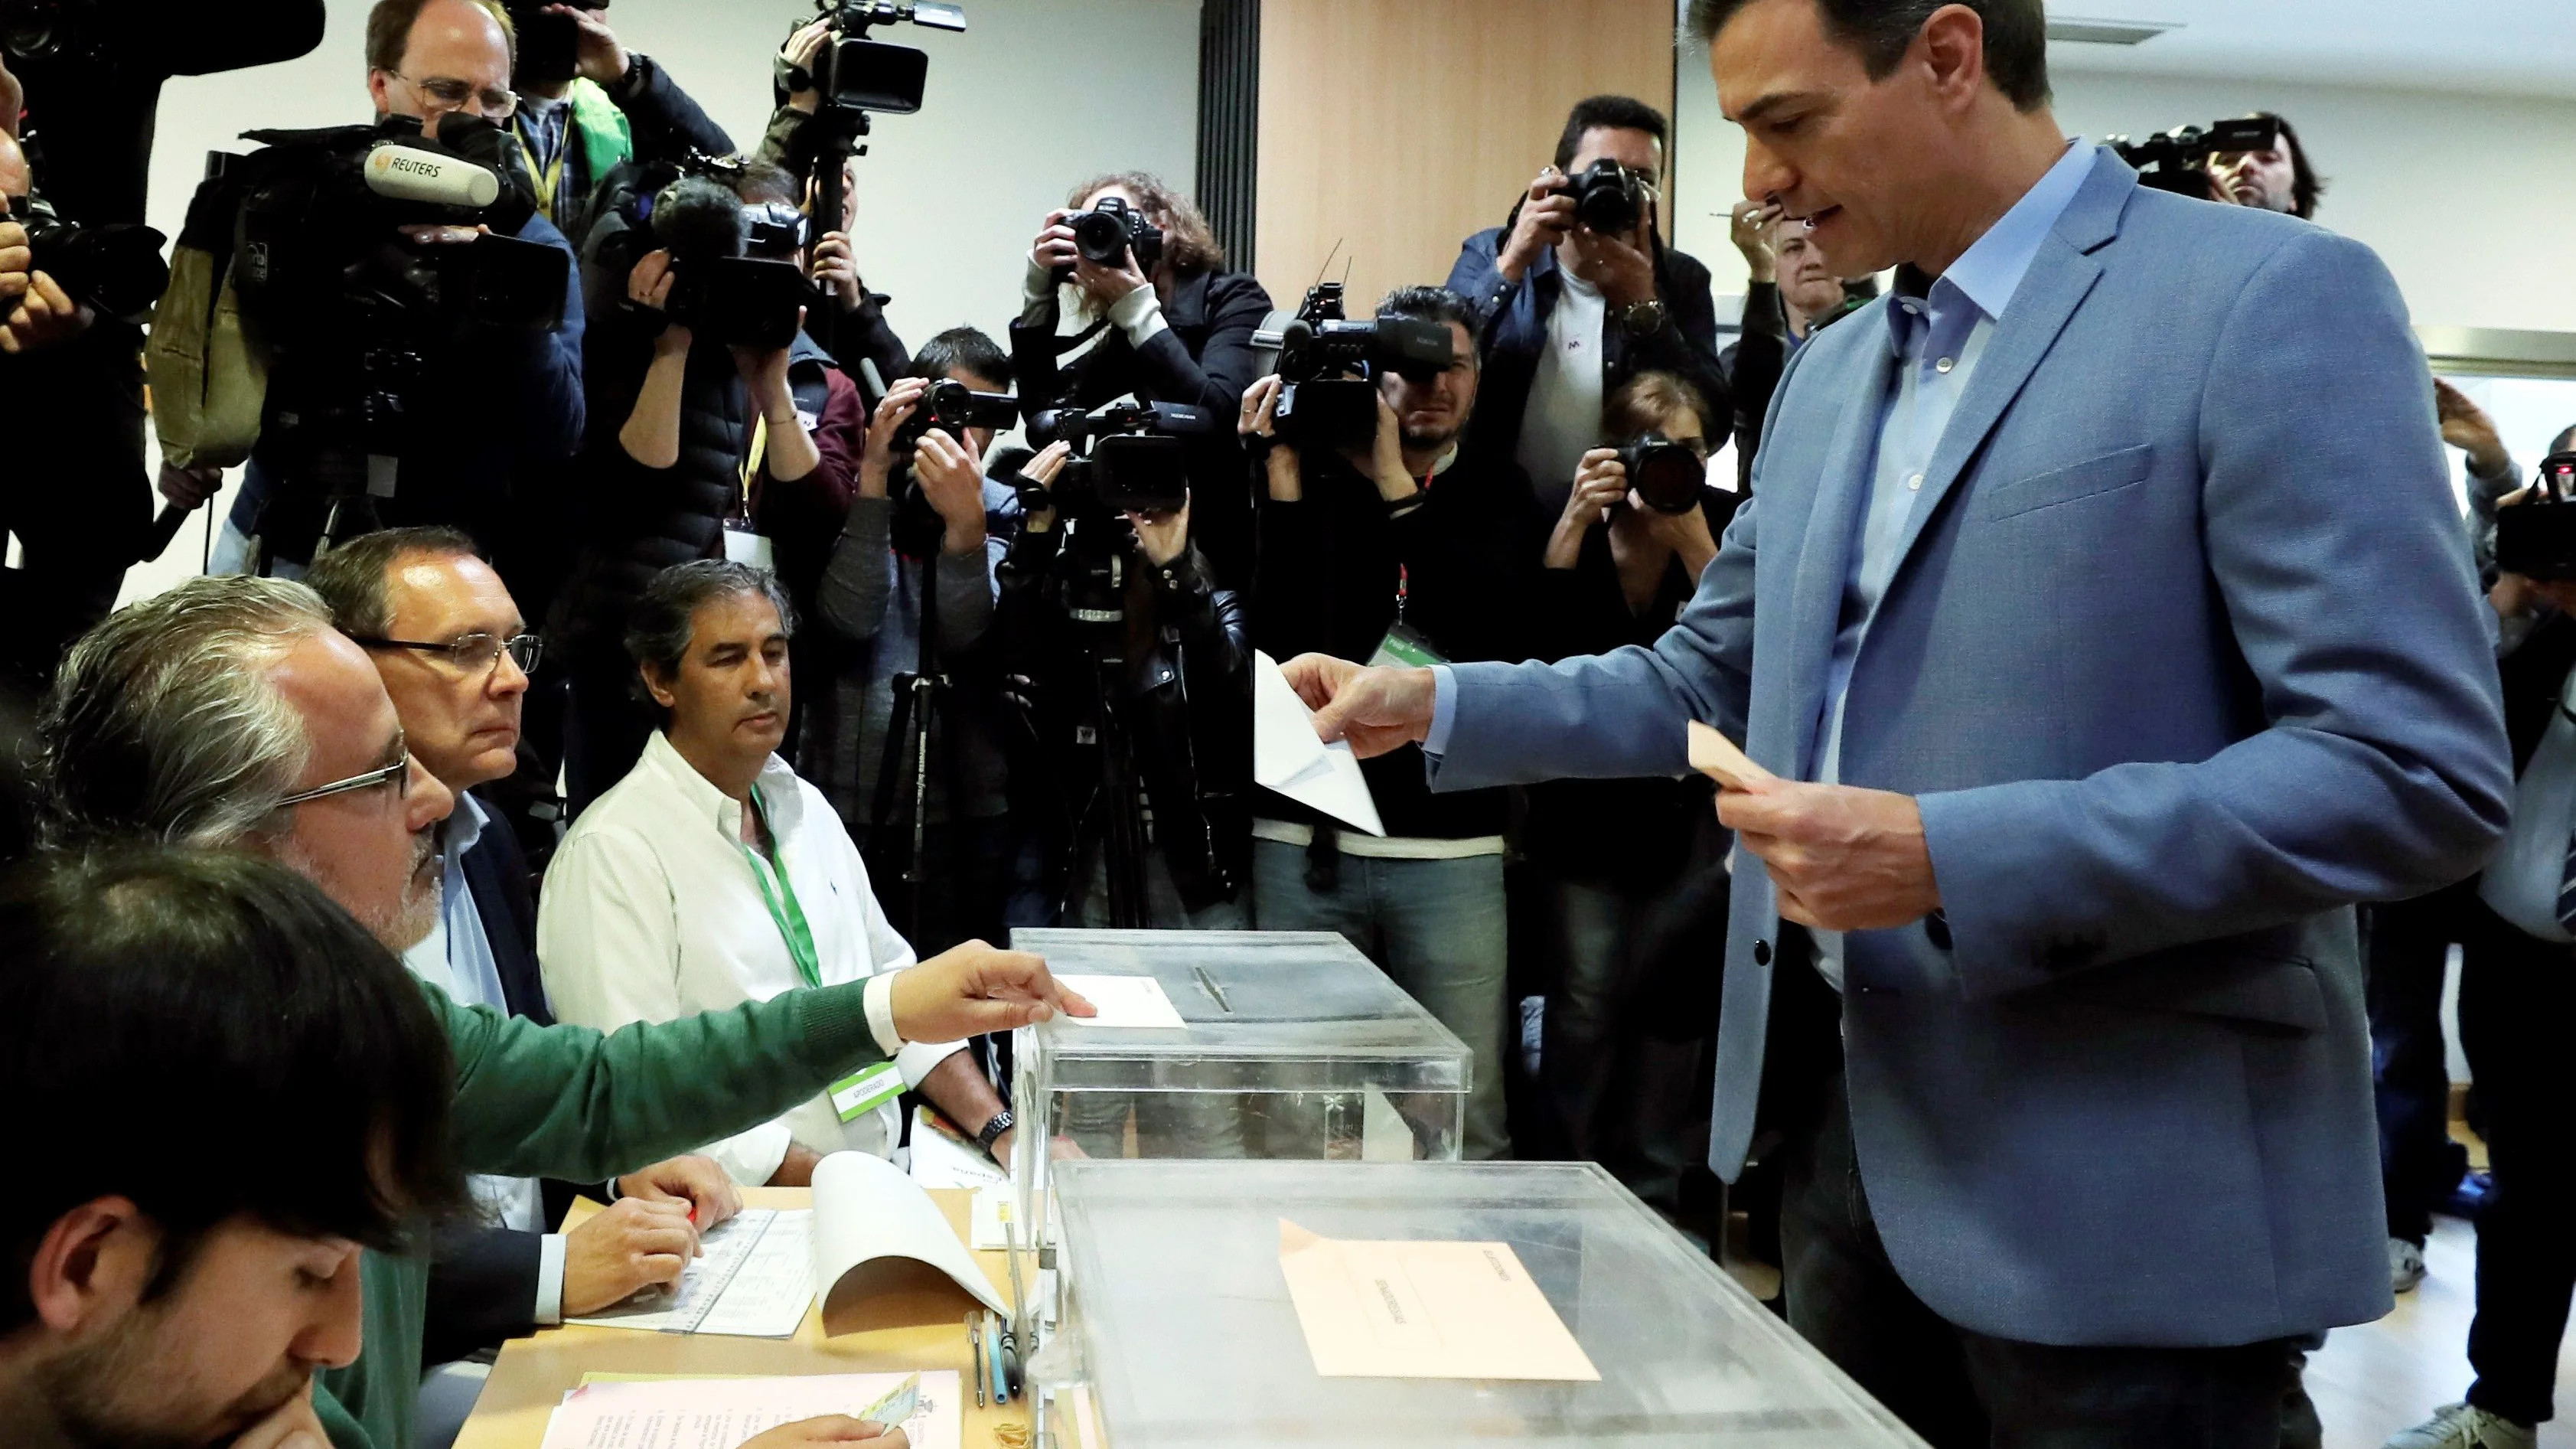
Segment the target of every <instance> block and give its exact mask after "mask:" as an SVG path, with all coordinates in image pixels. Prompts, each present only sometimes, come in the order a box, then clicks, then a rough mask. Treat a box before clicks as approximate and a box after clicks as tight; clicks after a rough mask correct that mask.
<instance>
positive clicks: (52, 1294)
mask: <svg viewBox="0 0 2576 1449" xmlns="http://www.w3.org/2000/svg"><path fill="white" fill-rule="evenodd" d="M160 1254H161V1231H160V1229H159V1228H158V1227H156V1226H155V1225H154V1224H153V1222H152V1220H151V1219H150V1218H148V1217H145V1216H144V1215H143V1210H142V1209H141V1208H138V1207H136V1206H135V1205H134V1203H133V1201H132V1200H131V1199H128V1198H121V1197H102V1198H93V1199H91V1200H90V1201H88V1202H85V1203H82V1204H81V1205H80V1206H78V1207H76V1208H73V1209H72V1210H71V1211H69V1212H67V1213H64V1214H63V1215H62V1216H61V1217H58V1218H56V1219H54V1225H53V1226H52V1227H50V1228H47V1229H46V1230H45V1235H44V1236H43V1237H42V1238H39V1239H37V1240H36V1251H35V1255H34V1257H33V1258H32V1260H31V1261H29V1263H28V1265H27V1296H28V1298H29V1299H30V1300H32V1301H33V1302H34V1304H35V1308H36V1317H37V1318H38V1319H39V1320H40V1321H42V1322H43V1323H44V1325H45V1326H46V1327H47V1328H49V1329H52V1330H53V1331H54V1332H56V1333H64V1334H73V1333H79V1332H82V1331H84V1330H86V1329H90V1328H93V1327H95V1326H96V1325H98V1324H99V1323H101V1322H104V1321H106V1320H107V1319H111V1318H114V1317H116V1316H117V1315H119V1314H122V1313H124V1312H126V1311H127V1310H129V1309H131V1308H132V1307H133V1306H134V1305H135V1304H136V1303H139V1302H141V1301H142V1298H143V1290H144V1288H145V1287H146V1286H148V1285H149V1284H150V1283H151V1281H152V1275H153V1273H154V1272H156V1271H157V1270H158V1268H159V1265H160Z"/></svg>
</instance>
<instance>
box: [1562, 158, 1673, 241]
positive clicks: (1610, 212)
mask: <svg viewBox="0 0 2576 1449" xmlns="http://www.w3.org/2000/svg"><path fill="white" fill-rule="evenodd" d="M1564 190H1565V194H1566V195H1568V196H1571V197H1573V198H1574V219H1575V220H1577V221H1579V222H1582V223H1583V224H1584V225H1585V226H1587V227H1589V228H1591V229H1592V230H1594V231H1597V232H1600V233H1602V234H1603V235H1605V236H1626V235H1627V234H1628V233H1630V232H1632V231H1635V230H1636V229H1637V223H1638V222H1640V221H1642V220H1644V219H1645V216H1646V208H1647V206H1649V205H1650V204H1652V192H1651V190H1650V188H1649V187H1648V186H1647V184H1646V178H1645V176H1644V174H1643V173H1641V172H1637V171H1632V170H1630V169H1629V168H1627V167H1625V166H1622V165H1620V164H1619V163H1618V162H1616V161H1612V160H1609V159H1607V158H1606V157H1605V158H1604V159H1602V160H1599V161H1595V162H1593V163H1592V164H1591V165H1589V166H1586V167H1584V168H1583V169H1582V170H1581V171H1578V172H1576V173H1575V174H1574V175H1572V176H1569V177H1567V178H1566V182H1565V188H1564Z"/></svg>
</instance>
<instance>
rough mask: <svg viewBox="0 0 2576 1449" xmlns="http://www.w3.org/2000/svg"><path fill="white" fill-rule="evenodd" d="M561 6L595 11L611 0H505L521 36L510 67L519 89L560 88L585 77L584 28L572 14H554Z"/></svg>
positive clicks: (511, 81)
mask: <svg viewBox="0 0 2576 1449" xmlns="http://www.w3.org/2000/svg"><path fill="white" fill-rule="evenodd" d="M559 3H560V4H567V5H570V6H571V7H572V8H573V9H576V10H589V11H593V12H596V11H601V10H605V9H607V8H608V0H503V5H502V8H503V9H505V10H508V11H509V12H510V28H511V30H512V31H513V32H515V34H516V35H517V37H518V41H517V49H518V52H519V55H518V62H517V63H516V64H515V65H513V66H512V67H511V68H510V84H511V85H512V86H513V87H515V88H516V89H519V90H526V89H528V88H529V87H530V86H558V85H562V84H563V83H564V82H566V81H569V80H571V79H572V78H573V77H574V76H576V75H579V74H581V26H580V24H579V23H578V22H577V21H575V20H574V19H573V18H572V17H571V16H569V15H557V14H554V13H553V11H552V8H551V7H552V6H554V5H556V4H559Z"/></svg>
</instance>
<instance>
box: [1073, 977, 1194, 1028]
mask: <svg viewBox="0 0 2576 1449" xmlns="http://www.w3.org/2000/svg"><path fill="white" fill-rule="evenodd" d="M1056 980H1058V981H1060V982H1062V983H1064V985H1066V986H1067V987H1070V988H1072V989H1073V990H1075V991H1077V992H1080V993H1081V994H1082V995H1084V996H1086V997H1088V998H1090V1001H1091V1004H1092V1005H1093V1006H1096V1007H1098V1008H1100V1014H1099V1015H1097V1016H1068V1017H1064V1018H1062V1021H1063V1023H1064V1025H1065V1026H1066V1027H1067V1028H1068V1029H1070V1028H1074V1027H1092V1026H1116V1027H1125V1028H1128V1029H1130V1030H1136V1031H1187V1030H1189V1026H1190V1024H1189V1023H1188V1022H1186V1021H1183V1020H1181V1009H1180V1008H1179V1007H1177V1006H1174V1005H1173V1004H1172V998H1171V997H1170V996H1168V995H1166V994H1165V993H1164V991H1163V983H1162V982H1160V981H1157V980H1155V979H1154V978H1153V977H1151V976H1089V975H1071V974H1067V975H1060V976H1058V977H1056Z"/></svg>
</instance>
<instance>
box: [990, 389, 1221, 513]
mask: <svg viewBox="0 0 2576 1449" xmlns="http://www.w3.org/2000/svg"><path fill="white" fill-rule="evenodd" d="M1214 431H1216V420H1215V419H1214V418H1212V417H1210V416H1209V415H1208V411H1207V409H1205V408H1202V407H1193V406H1192V405H1190V404H1188V403H1171V402H1149V403H1121V404H1119V405H1117V406H1115V407H1111V408H1107V409H1104V410H1103V411H1100V412H1096V413H1086V412H1084V411H1082V410H1081V409H1079V408H1057V409H1050V410H1048V411H1044V412H1040V413H1037V414H1035V415H1034V416H1032V417H1031V418H1030V419H1029V442H1030V443H1031V444H1033V445H1034V446H1037V447H1040V448H1043V447H1046V446H1048V445H1049V444H1052V443H1064V444H1067V445H1069V446H1070V447H1071V448H1072V449H1073V453H1074V456H1073V457H1071V458H1069V459H1067V460H1066V462H1065V465H1064V470H1063V471H1062V472H1061V473H1059V474H1057V475H1056V480H1055V487H1054V488H1053V489H1052V490H1050V493H1051V499H1050V498H1047V497H1041V498H1030V497H1028V496H1027V491H1026V490H1025V489H1023V490H1022V502H1023V504H1025V505H1027V506H1030V507H1032V508H1033V509H1044V508H1050V507H1051V508H1055V509H1058V510H1060V511H1062V512H1064V513H1065V514H1067V515H1069V516H1079V515H1081V514H1085V513H1090V512H1095V511H1097V512H1105V513H1170V512H1173V511H1175V510H1177V509H1179V508H1180V507H1181V506H1182V505H1184V504H1186V503H1188V502H1189V497H1190V467H1189V445H1188V444H1187V443H1186V442H1184V441H1183V440H1184V439H1186V438H1192V437H1198V436H1202V435H1204V434H1208V433H1212V432H1214Z"/></svg>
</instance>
